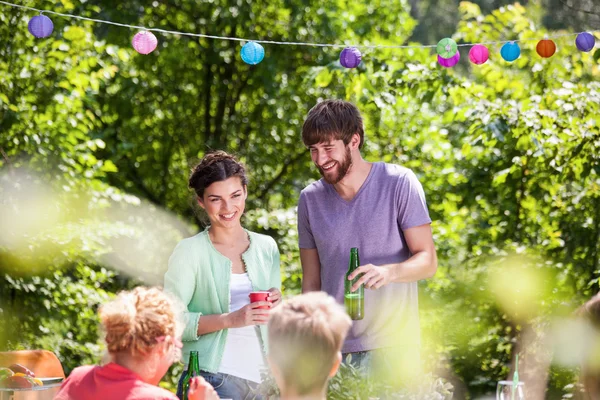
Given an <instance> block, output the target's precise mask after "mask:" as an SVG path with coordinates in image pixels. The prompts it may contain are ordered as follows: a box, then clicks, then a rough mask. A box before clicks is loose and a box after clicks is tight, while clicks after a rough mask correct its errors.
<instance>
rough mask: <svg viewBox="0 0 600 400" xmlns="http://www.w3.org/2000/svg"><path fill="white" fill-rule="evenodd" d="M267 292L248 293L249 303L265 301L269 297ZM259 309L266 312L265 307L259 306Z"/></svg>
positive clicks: (266, 308)
mask: <svg viewBox="0 0 600 400" xmlns="http://www.w3.org/2000/svg"><path fill="white" fill-rule="evenodd" d="M269 294H270V293H269V292H267V291H258V292H250V303H256V302H257V301H267V297H269ZM258 308H259V309H264V310H268V309H269V307H267V306H260V307H258Z"/></svg>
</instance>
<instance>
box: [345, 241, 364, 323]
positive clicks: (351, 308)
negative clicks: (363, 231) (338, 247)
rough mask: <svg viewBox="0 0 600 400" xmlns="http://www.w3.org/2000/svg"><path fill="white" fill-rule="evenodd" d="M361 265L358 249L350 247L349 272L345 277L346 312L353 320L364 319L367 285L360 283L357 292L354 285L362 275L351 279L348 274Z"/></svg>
mask: <svg viewBox="0 0 600 400" xmlns="http://www.w3.org/2000/svg"><path fill="white" fill-rule="evenodd" d="M359 266H360V260H359V258H358V249H357V248H356V247H353V248H351V249H350V263H349V264H348V272H347V273H346V278H345V282H344V283H345V285H344V288H345V291H344V305H345V306H346V312H347V313H348V315H350V318H352V319H353V320H359V319H363V318H364V316H365V286H364V285H360V286H359V287H358V289H356V292H352V291H351V289H352V285H354V283H355V282H356V281H358V279H359V278H360V275H359V276H357V277H356V278H354V279H353V280H351V281H349V280H348V276H349V275H350V274H351V273H352V272H354V270H355V269H356V268H358V267H359Z"/></svg>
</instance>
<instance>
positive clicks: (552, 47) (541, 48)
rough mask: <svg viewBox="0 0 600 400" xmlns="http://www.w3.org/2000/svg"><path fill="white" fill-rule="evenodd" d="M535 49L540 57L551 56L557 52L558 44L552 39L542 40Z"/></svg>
mask: <svg viewBox="0 0 600 400" xmlns="http://www.w3.org/2000/svg"><path fill="white" fill-rule="evenodd" d="M535 50H536V51H537V53H538V54H539V55H540V57H544V58H549V57H552V55H553V54H554V53H555V52H556V44H554V42H553V41H552V40H550V39H544V40H540V41H539V42H538V44H537V46H536V47H535Z"/></svg>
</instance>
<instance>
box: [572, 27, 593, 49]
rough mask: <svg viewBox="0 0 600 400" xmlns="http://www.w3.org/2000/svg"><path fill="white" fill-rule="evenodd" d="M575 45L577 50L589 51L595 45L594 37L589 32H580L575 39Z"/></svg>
mask: <svg viewBox="0 0 600 400" xmlns="http://www.w3.org/2000/svg"><path fill="white" fill-rule="evenodd" d="M575 45H576V46H577V48H578V49H579V51H585V52H588V51H591V50H592V49H593V48H594V46H595V45H596V39H595V38H594V35H592V34H591V33H588V32H581V33H580V34H579V35H577V38H576V39H575Z"/></svg>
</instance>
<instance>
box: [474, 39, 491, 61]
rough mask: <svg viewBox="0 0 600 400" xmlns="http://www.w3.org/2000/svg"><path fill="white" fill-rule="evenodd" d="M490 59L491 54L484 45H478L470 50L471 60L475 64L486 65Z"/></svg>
mask: <svg viewBox="0 0 600 400" xmlns="http://www.w3.org/2000/svg"><path fill="white" fill-rule="evenodd" d="M489 58H490V52H489V51H488V48H487V47H485V46H484V45H482V44H476V45H475V46H473V47H471V50H469V60H471V62H472V63H473V64H477V65H481V64H484V63H485V62H486V61H487V60H488V59H489Z"/></svg>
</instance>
